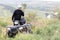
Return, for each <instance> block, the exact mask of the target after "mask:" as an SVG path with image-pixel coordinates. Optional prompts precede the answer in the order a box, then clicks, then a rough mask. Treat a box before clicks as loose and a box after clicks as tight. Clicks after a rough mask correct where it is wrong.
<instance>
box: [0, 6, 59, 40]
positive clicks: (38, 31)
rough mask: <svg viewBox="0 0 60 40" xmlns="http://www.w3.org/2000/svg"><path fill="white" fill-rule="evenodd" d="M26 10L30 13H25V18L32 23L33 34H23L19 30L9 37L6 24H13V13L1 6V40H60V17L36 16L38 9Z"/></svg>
mask: <svg viewBox="0 0 60 40" xmlns="http://www.w3.org/2000/svg"><path fill="white" fill-rule="evenodd" d="M2 10H3V11H2ZM26 11H28V12H26V13H29V14H27V15H25V18H26V20H27V22H28V23H31V24H32V27H31V29H32V31H33V34H29V33H26V34H22V33H20V32H19V33H18V34H17V35H16V36H15V38H8V37H7V35H6V26H7V25H13V23H12V20H11V16H12V14H11V12H10V11H9V10H4V7H0V12H2V14H1V13H0V14H1V16H0V40H60V20H59V19H58V18H54V19H47V18H42V17H37V18H36V14H37V11H35V10H31V11H29V10H26ZM39 12H40V11H39ZM40 14H42V12H40ZM42 15H43V14H42Z"/></svg>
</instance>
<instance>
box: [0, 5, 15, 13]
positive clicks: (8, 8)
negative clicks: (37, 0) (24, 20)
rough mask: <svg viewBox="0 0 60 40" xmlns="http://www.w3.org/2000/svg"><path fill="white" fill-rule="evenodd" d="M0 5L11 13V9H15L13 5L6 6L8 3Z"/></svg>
mask: <svg viewBox="0 0 60 40" xmlns="http://www.w3.org/2000/svg"><path fill="white" fill-rule="evenodd" d="M0 6H2V7H4V9H5V10H10V12H11V13H13V11H14V10H15V8H14V7H12V6H8V5H5V4H0Z"/></svg>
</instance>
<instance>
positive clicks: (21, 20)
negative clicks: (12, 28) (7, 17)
mask: <svg viewBox="0 0 60 40" xmlns="http://www.w3.org/2000/svg"><path fill="white" fill-rule="evenodd" d="M15 20H18V21H19V24H20V25H23V24H25V20H24V12H23V7H22V6H21V5H19V6H18V9H16V10H15V11H14V13H13V15H12V21H13V23H14V21H15ZM14 25H15V24H14Z"/></svg>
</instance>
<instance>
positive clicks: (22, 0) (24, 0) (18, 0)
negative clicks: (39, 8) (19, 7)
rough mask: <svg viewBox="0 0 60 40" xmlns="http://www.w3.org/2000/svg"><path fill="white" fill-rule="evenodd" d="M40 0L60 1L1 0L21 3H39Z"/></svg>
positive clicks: (0, 1)
mask: <svg viewBox="0 0 60 40" xmlns="http://www.w3.org/2000/svg"><path fill="white" fill-rule="evenodd" d="M40 1H55V2H56V1H58V2H59V1H60V0H0V3H2V4H19V3H27V4H37V3H39V2H40Z"/></svg>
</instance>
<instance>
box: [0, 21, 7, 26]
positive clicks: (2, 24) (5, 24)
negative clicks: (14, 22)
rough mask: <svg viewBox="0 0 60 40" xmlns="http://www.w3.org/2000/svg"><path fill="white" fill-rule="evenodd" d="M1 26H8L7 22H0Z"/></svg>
mask: <svg viewBox="0 0 60 40" xmlns="http://www.w3.org/2000/svg"><path fill="white" fill-rule="evenodd" d="M0 25H1V26H2V27H6V26H7V25H8V24H7V22H0Z"/></svg>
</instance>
